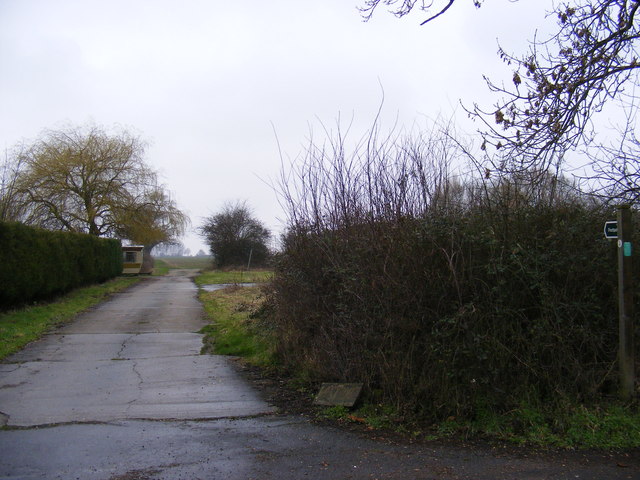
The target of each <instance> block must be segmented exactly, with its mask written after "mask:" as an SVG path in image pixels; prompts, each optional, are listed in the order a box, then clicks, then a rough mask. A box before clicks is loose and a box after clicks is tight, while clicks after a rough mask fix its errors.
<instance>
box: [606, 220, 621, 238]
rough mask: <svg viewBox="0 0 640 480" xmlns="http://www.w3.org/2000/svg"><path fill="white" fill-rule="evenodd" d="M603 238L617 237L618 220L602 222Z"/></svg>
mask: <svg viewBox="0 0 640 480" xmlns="http://www.w3.org/2000/svg"><path fill="white" fill-rule="evenodd" d="M604 236H605V238H618V222H616V221H611V222H606V223H605V224H604Z"/></svg>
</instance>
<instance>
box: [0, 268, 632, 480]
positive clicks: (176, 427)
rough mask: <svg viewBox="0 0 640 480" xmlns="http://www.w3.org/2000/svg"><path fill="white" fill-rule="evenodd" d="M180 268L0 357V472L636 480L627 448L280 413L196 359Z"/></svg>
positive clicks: (149, 478)
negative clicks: (389, 433) (573, 446)
mask: <svg viewBox="0 0 640 480" xmlns="http://www.w3.org/2000/svg"><path fill="white" fill-rule="evenodd" d="M191 273H192V272H189V271H174V272H173V275H172V276H169V277H160V278H149V279H146V280H145V281H143V282H141V284H139V285H137V286H135V287H133V288H132V289H130V290H128V291H126V292H123V293H121V294H118V295H116V296H114V297H113V298H112V299H111V300H110V301H108V302H106V303H104V304H102V305H100V306H99V307H97V308H94V309H93V310H91V311H89V312H87V313H85V314H83V315H81V316H80V317H79V318H78V319H77V320H76V321H75V322H74V323H73V324H71V325H68V326H66V327H64V328H61V329H60V330H58V331H56V332H54V333H52V334H50V335H47V336H46V337H45V338H44V339H42V340H41V341H39V342H36V343H34V344H31V345H29V346H28V347H27V348H26V349H25V350H23V351H22V352H20V353H19V354H17V355H14V356H12V357H11V358H9V359H8V360H7V361H6V362H5V363H3V364H0V412H2V415H0V419H1V420H2V421H3V423H5V424H6V426H5V427H4V428H3V429H2V430H0V479H22V480H27V479H82V480H85V479H86V480H93V479H95V480H160V479H185V480H196V479H202V480H204V479H207V480H210V479H225V480H234V479H238V480H240V479H243V480H244V479H268V478H277V479H280V480H286V479H300V478H310V479H380V480H382V479H403V480H405V479H412V478H415V479H434V480H435V479H474V480H482V479H487V480H489V479H491V480H495V479H567V480H568V479H576V478H579V479H594V480H596V479H640V462H639V461H638V459H637V458H633V457H632V456H630V455H628V454H624V453H622V454H611V455H600V454H598V455H590V454H585V453H572V452H567V453H556V454H549V453H531V452H526V451H516V452H515V453H514V452H513V451H506V450H505V451H503V450H501V449H499V448H498V449H496V448H490V447H479V446H475V447H471V446H467V447H463V446H446V445H402V444H394V443H389V442H386V441H384V440H374V439H370V438H365V437H362V436H360V435H359V434H357V433H353V432H347V431H342V430H338V429H333V428H329V427H324V426H318V425H314V424H312V423H310V422H309V421H308V420H307V419H306V418H304V417H295V416H286V415H281V414H278V413H277V412H275V409H274V408H273V407H271V406H270V405H268V404H266V403H265V402H264V401H262V400H261V399H260V398H259V395H258V394H257V393H256V392H255V391H254V390H253V389H252V388H251V386H249V385H247V384H246V383H245V382H244V381H243V380H242V379H240V378H239V377H238V376H237V375H236V373H235V372H234V370H233V368H232V367H231V366H230V364H229V363H228V360H227V359H225V358H224V357H218V356H209V355H200V354H199V352H200V347H201V342H202V340H201V335H199V334H197V333H195V332H197V331H198V330H199V329H200V328H201V327H202V326H203V324H204V323H203V319H202V310H201V306H200V304H199V303H198V301H197V299H196V288H195V286H194V284H193V283H192V282H191V280H190V279H189V275H191Z"/></svg>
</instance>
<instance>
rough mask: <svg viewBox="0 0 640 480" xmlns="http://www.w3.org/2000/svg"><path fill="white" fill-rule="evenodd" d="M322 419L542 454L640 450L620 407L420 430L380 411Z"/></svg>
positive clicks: (520, 413) (338, 410)
mask: <svg viewBox="0 0 640 480" xmlns="http://www.w3.org/2000/svg"><path fill="white" fill-rule="evenodd" d="M319 416H320V417H322V418H327V419H333V420H337V421H339V422H355V423H361V424H364V425H365V426H366V427H367V428H368V429H370V430H379V429H384V430H392V431H395V432H398V433H403V434H409V435H411V436H414V437H422V438H424V439H427V440H441V439H451V438H458V439H460V438H463V439H472V438H485V439H489V440H493V441H498V442H506V443H513V444H516V445H527V446H536V447H543V448H567V449H585V448H593V449H599V450H621V449H632V448H638V447H640V412H638V411H637V409H636V410H634V409H631V408H628V407H623V406H620V405H609V406H606V407H593V408H586V407H585V406H579V407H576V408H573V409H570V410H568V411H565V412H555V413H552V412H545V411H542V410H540V409H535V408H531V407H528V406H521V407H519V408H516V409H514V410H512V411H511V412H509V413H508V414H505V415H497V414H493V413H487V412H482V411H481V412H479V413H478V415H477V418H476V419H475V420H459V419H456V418H455V417H449V418H447V419H445V420H443V421H441V422H439V423H436V424H435V425H431V426H429V427H425V426H424V425H421V424H420V422H416V421H412V420H410V419H406V418H403V417H402V416H400V415H398V413H397V411H395V410H394V409H393V408H391V407H388V406H384V405H372V404H365V405H363V406H361V407H359V408H358V409H355V410H353V411H352V410H349V409H347V408H345V407H329V408H326V409H324V410H322V411H321V412H320V413H319Z"/></svg>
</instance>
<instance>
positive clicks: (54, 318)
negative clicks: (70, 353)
mask: <svg viewBox="0 0 640 480" xmlns="http://www.w3.org/2000/svg"><path fill="white" fill-rule="evenodd" d="M139 280H140V278H138V277H119V278H116V279H114V280H111V281H109V282H106V283H104V284H102V285H96V286H91V287H85V288H80V289H77V290H74V291H72V292H71V293H68V294H67V295H64V296H62V297H60V298H58V299H57V300H55V301H53V302H51V303H47V304H41V305H34V306H29V307H25V308H21V309H18V310H12V311H8V312H4V313H1V314H0V360H2V359H4V358H6V357H7V356H8V355H10V354H12V353H14V352H17V351H18V350H20V349H21V348H22V347H24V346H25V345H26V344H28V343H29V342H33V341H34V340H37V339H38V338H40V337H41V336H42V335H44V334H45V333H47V332H48V331H49V330H51V329H52V328H53V327H55V326H56V325H61V324H64V323H67V322H69V321H70V320H72V319H73V318H74V317H75V316H76V315H77V314H78V313H80V312H82V311H83V310H86V309H87V308H89V307H91V306H93V305H96V304H97V303H99V302H101V301H102V300H104V299H105V298H106V297H108V296H109V295H111V294H113V293H115V292H119V291H121V290H123V289H125V288H127V287H128V286H130V285H132V284H134V283H136V282H138V281H139Z"/></svg>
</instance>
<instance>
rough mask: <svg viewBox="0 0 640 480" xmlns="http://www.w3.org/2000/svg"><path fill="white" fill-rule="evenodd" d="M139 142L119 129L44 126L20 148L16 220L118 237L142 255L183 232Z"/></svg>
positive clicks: (182, 217) (181, 217)
mask: <svg viewBox="0 0 640 480" xmlns="http://www.w3.org/2000/svg"><path fill="white" fill-rule="evenodd" d="M144 152H145V143H144V142H143V141H142V140H141V139H140V138H139V137H138V136H135V135H132V134H131V133H129V132H128V131H126V130H124V129H120V130H117V131H115V132H108V131H106V130H105V129H103V128H101V127H97V126H89V127H73V128H68V129H64V130H49V131H46V132H45V133H44V134H43V135H42V136H41V137H40V138H39V139H38V140H36V141H35V142H33V144H31V145H30V146H28V147H25V148H23V149H22V150H21V152H20V155H19V158H18V161H19V163H20V167H21V168H20V171H19V173H18V175H17V179H16V182H15V191H16V196H17V197H18V199H19V203H20V206H21V212H23V213H22V220H23V221H24V222H25V223H28V224H31V225H37V226H40V227H43V228H48V229H51V230H68V231H74V232H83V233H89V234H91V235H96V236H109V237H119V238H123V239H127V240H130V241H132V242H134V243H140V244H142V245H144V246H145V247H146V248H145V251H146V252H147V254H148V253H149V252H150V251H151V249H152V248H153V247H154V246H155V245H157V244H159V243H162V242H171V241H175V240H176V239H177V237H179V236H180V235H182V233H184V229H185V228H186V225H187V223H188V218H187V216H186V215H185V214H184V213H183V212H181V211H180V209H179V208H178V207H177V205H176V203H175V201H173V200H172V198H171V195H170V193H169V192H168V191H167V189H166V188H165V187H164V186H161V185H159V183H158V178H157V175H156V173H155V172H154V171H153V170H152V169H151V168H150V167H149V166H148V165H147V164H146V163H145V161H144V159H143V157H144Z"/></svg>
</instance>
